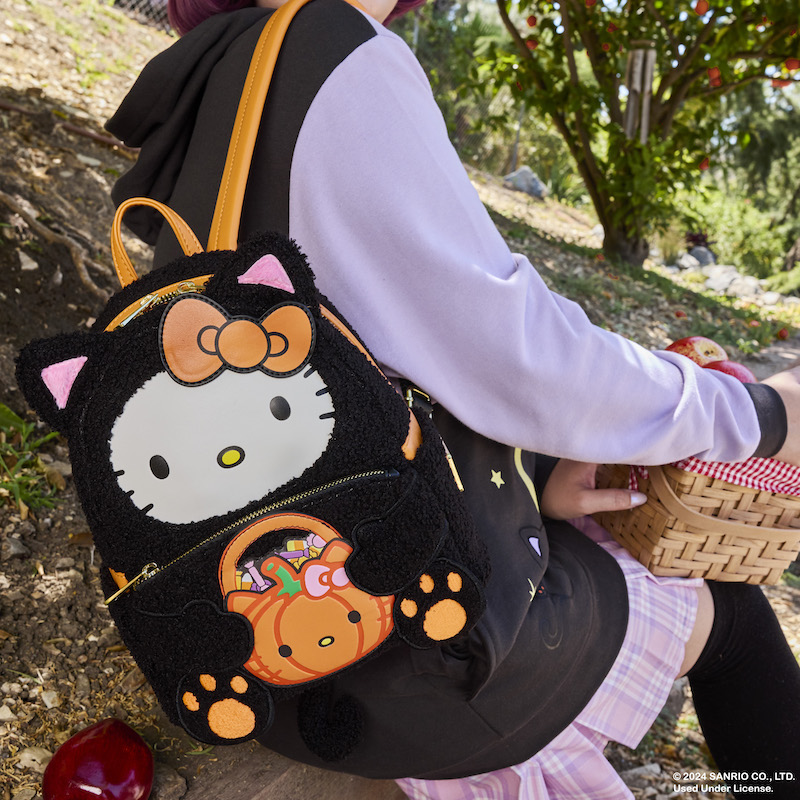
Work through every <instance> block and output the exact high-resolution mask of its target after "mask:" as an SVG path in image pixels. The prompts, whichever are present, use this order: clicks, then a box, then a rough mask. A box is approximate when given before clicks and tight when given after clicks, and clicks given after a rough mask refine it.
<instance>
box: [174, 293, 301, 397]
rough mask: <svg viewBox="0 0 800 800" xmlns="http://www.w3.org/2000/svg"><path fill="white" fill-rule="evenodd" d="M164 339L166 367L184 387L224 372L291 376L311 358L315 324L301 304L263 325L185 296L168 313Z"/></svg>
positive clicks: (280, 309)
mask: <svg viewBox="0 0 800 800" xmlns="http://www.w3.org/2000/svg"><path fill="white" fill-rule="evenodd" d="M160 339H161V353H162V356H163V360H164V364H165V365H166V367H167V370H168V372H169V373H170V375H172V377H173V378H175V380H177V381H179V382H180V383H186V384H195V383H205V382H206V381H209V380H211V379H212V378H214V377H216V375H217V374H218V373H219V372H221V371H222V370H223V369H231V370H234V371H235V372H252V371H253V370H255V369H260V370H262V371H264V372H266V373H268V374H270V375H275V376H277V377H288V376H289V375H293V374H294V373H295V372H297V371H298V370H300V369H302V367H303V366H304V364H305V363H306V362H307V361H308V359H309V358H310V356H311V351H312V350H313V346H314V321H313V320H312V318H311V314H310V313H309V311H308V309H307V308H305V306H301V305H299V304H297V303H284V304H282V305H279V306H275V307H274V308H273V309H272V310H271V311H270V312H269V313H268V314H267V315H266V316H265V317H264V318H263V319H262V320H261V321H260V322H259V321H258V320H255V319H252V318H250V317H230V316H228V314H227V313H226V312H225V310H224V309H223V308H221V307H220V306H219V305H217V304H216V303H215V302H213V301H212V300H208V299H207V298H205V297H198V296H192V297H183V298H180V299H178V300H176V301H174V302H173V304H172V305H171V306H170V307H169V308H168V309H167V312H166V314H164V318H163V319H162V320H161V331H160Z"/></svg>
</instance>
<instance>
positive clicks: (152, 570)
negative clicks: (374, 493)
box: [105, 469, 398, 605]
mask: <svg viewBox="0 0 800 800" xmlns="http://www.w3.org/2000/svg"><path fill="white" fill-rule="evenodd" d="M397 475H398V472H397V471H396V470H394V469H373V470H367V471H366V472H359V473H357V474H355V475H349V476H348V477H346V478H337V479H336V480H335V481H330V482H329V483H325V484H323V485H322V486H316V487H315V488H313V489H307V490H306V491H305V492H300V493H299V494H295V495H292V496H291V497H286V498H284V499H283V500H277V501H275V502H274V503H270V504H269V505H267V506H263V507H262V508H259V509H256V510H255V511H251V512H250V513H249V514H247V515H245V516H244V517H242V518H241V519H238V520H237V521H236V522H232V523H231V524H230V525H226V526H225V527H224V528H222V530H219V531H217V532H216V533H214V534H212V535H211V536H209V537H207V538H206V539H203V541H202V542H198V543H197V544H196V545H194V547H191V548H189V549H188V550H187V551H186V552H185V553H182V554H181V555H179V556H176V557H175V558H173V559H172V561H169V562H167V563H166V564H164V566H163V567H159V566H158V564H156V563H155V561H151V562H149V563H148V564H145V565H144V567H143V568H142V571H141V572H140V573H139V574H138V575H136V576H135V577H134V578H131V580H129V581H128V582H127V583H126V584H125V585H124V586H122V587H120V589H119V590H118V591H116V592H114V594H112V595H111V597H109V598H107V599H106V601H105V604H106V605H110V604H111V603H113V602H114V600H116V599H117V598H118V597H121V596H122V595H123V594H125V593H127V592H128V591H130V590H133V589H136V588H138V586H139V585H140V584H142V583H144V582H145V581H148V580H150V578H152V577H154V576H155V575H157V574H158V573H159V572H164V570H167V569H169V568H170V567H172V566H174V565H175V564H177V563H178V561H181V560H182V559H184V558H186V556H188V555H190V554H191V553H193V552H194V551H195V550H199V549H200V548H201V547H204V546H205V545H207V544H210V543H211V542H213V541H214V540H215V539H218V538H219V537H220V536H224V535H225V534H226V533H230V532H231V531H233V530H235V529H236V528H238V527H240V526H241V525H244V524H246V523H248V522H250V521H252V520H254V519H258V518H259V517H263V516H264V515H265V514H270V513H272V512H273V511H277V510H278V509H281V508H284V507H286V506H288V505H292V504H293V503H299V502H301V501H303V500H308V499H309V498H312V497H316V496H317V495H318V494H322V493H323V492H326V491H329V490H330V489H339V488H341V487H342V486H345V485H347V484H348V483H352V482H354V481H359V480H364V479H365V478H376V477H385V478H394V477H397Z"/></svg>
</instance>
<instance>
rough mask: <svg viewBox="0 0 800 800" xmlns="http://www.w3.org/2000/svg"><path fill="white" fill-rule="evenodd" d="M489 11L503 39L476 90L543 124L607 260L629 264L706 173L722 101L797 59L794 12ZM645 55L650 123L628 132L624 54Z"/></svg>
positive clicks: (799, 11)
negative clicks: (522, 108) (556, 142)
mask: <svg viewBox="0 0 800 800" xmlns="http://www.w3.org/2000/svg"><path fill="white" fill-rule="evenodd" d="M498 8H499V11H500V15H501V18H502V19H503V21H504V24H505V26H506V29H507V31H508V33H509V36H508V37H506V39H505V40H495V41H487V42H486V43H485V47H484V48H483V50H482V51H481V57H480V58H481V62H482V63H481V67H480V69H481V70H482V76H483V79H484V80H485V81H486V82H490V81H491V83H492V85H493V86H494V87H495V89H496V90H497V91H499V90H500V89H501V88H503V87H508V88H509V89H510V91H511V92H512V95H513V96H514V97H516V98H519V99H520V100H521V101H524V102H526V103H527V104H528V106H529V107H531V108H537V109H539V110H540V111H541V112H542V113H544V114H546V115H547V116H548V117H549V118H550V119H551V120H552V121H553V124H554V126H555V128H556V130H557V131H558V133H559V134H560V135H561V136H562V138H563V139H564V142H565V144H566V146H567V148H568V151H569V153H570V154H571V156H572V158H573V159H574V162H575V165H576V168H577V169H578V171H579V173H580V175H581V177H582V179H583V181H584V183H585V185H586V188H587V191H588V194H589V196H590V197H591V200H592V202H593V204H594V206H595V210H596V212H597V215H598V217H599V219H600V222H601V223H602V224H603V226H604V228H605V230H606V250H607V253H608V255H609V256H614V255H617V256H619V255H622V256H623V257H626V258H628V259H629V260H631V261H632V262H634V263H636V261H637V260H638V262H639V263H641V258H643V256H644V254H645V253H646V245H645V246H642V245H643V242H644V241H645V240H646V238H647V237H649V236H651V235H652V234H653V232H655V231H658V230H659V229H661V228H663V227H665V226H666V225H667V224H668V223H669V221H670V220H671V219H672V218H673V217H674V216H675V215H677V214H680V213H681V207H680V205H679V204H678V203H677V195H678V192H679V191H680V190H681V189H683V188H692V187H695V186H696V185H698V184H699V183H700V181H701V177H702V174H703V172H702V171H703V170H704V169H705V168H706V167H707V166H709V165H713V164H714V163H716V161H717V159H718V153H719V150H720V147H721V144H722V141H723V139H722V136H723V134H724V133H725V131H724V125H723V121H724V120H723V116H722V113H721V105H720V103H721V99H722V98H723V97H724V96H726V95H728V94H731V93H734V92H736V91H740V90H741V89H742V88H743V87H746V86H748V85H749V84H751V83H753V82H767V81H768V80H769V79H770V72H769V71H770V70H775V69H781V70H784V69H785V63H786V60H787V59H788V58H791V57H795V58H796V57H798V56H799V55H800V36H798V35H797V33H796V28H797V20H798V19H800V0H780V1H779V0H731V2H729V3H727V4H726V5H724V6H722V5H718V6H714V7H713V8H711V9H710V10H708V11H707V12H706V13H704V14H702V15H700V14H698V13H696V11H695V10H694V9H693V8H692V7H690V6H689V4H688V3H679V4H674V3H670V2H667V0H631V2H626V3H617V2H613V0H603V1H601V2H593V0H562V2H560V3H554V2H549V1H548V0H519V2H518V3H512V2H511V1H510V0H508V2H506V0H498ZM650 48H652V50H653V51H654V53H655V64H654V73H653V81H652V96H651V98H650V104H649V114H648V115H647V116H646V120H644V121H643V120H642V118H641V115H638V119H637V120H635V121H636V123H637V124H636V125H635V126H633V130H632V129H631V126H630V123H629V124H628V125H627V126H626V113H627V111H628V103H632V101H631V96H630V93H629V92H628V89H627V88H626V85H625V84H626V70H627V67H628V62H629V59H630V58H631V57H632V53H633V51H635V50H648V49H650ZM643 125H644V126H645V127H646V134H645V133H643V129H642V126H643ZM626 127H627V130H626Z"/></svg>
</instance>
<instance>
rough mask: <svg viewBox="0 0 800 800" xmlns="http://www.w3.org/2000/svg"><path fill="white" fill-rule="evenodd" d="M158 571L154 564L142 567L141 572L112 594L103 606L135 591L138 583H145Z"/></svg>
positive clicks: (156, 565)
mask: <svg viewBox="0 0 800 800" xmlns="http://www.w3.org/2000/svg"><path fill="white" fill-rule="evenodd" d="M158 571H159V567H158V564H156V563H155V562H151V563H149V564H145V565H144V567H142V571H141V572H140V573H139V574H138V575H137V576H136V577H134V578H131V579H130V580H129V581H128V582H127V583H126V584H125V585H124V586H123V587H122V588H121V589H120V590H119V591H117V592H114V594H112V595H111V597H109V598H108V599H107V600H106V601H105V604H106V605H109V604H111V603H113V602H114V600H116V599H117V598H118V597H121V596H122V595H123V594H125V592H127V591H129V590H130V589H135V588H136V585H137V584H138V583H141V581H146V580H147V579H148V578H152V577H153V575H155V574H156V573H157V572H158Z"/></svg>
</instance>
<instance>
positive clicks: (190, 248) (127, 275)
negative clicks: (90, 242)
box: [111, 197, 203, 289]
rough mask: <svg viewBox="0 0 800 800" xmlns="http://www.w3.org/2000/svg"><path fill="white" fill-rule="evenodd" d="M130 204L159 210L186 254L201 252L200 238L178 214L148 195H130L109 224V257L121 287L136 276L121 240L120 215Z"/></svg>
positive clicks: (131, 281)
mask: <svg viewBox="0 0 800 800" xmlns="http://www.w3.org/2000/svg"><path fill="white" fill-rule="evenodd" d="M132 206H147V207H148V208H154V209H156V211H158V212H160V213H161V215H162V216H163V217H164V219H165V220H166V221H167V222H168V223H169V226H170V227H171V228H172V230H173V232H174V233H175V236H176V237H177V239H178V242H179V243H180V246H181V249H182V250H183V252H184V253H185V254H186V255H187V256H193V255H195V253H202V252H203V245H201V244H200V240H199V239H198V238H197V237H196V236H195V235H194V231H193V230H192V229H191V228H190V227H189V225H188V224H187V223H186V222H185V221H184V219H183V217H181V216H180V214H178V213H177V212H175V211H173V210H172V209H171V208H170V207H169V206H165V205H164V204H163V203H159V202H158V200H151V199H150V198H149V197H131V198H129V199H127V200H126V201H125V202H124V203H121V204H120V206H119V208H118V209H117V213H116V214H114V222H113V223H112V224H111V258H112V259H113V261H114V269H115V270H116V272H117V277H118V278H119V282H120V284H121V285H122V288H123V289H124V288H125V287H126V286H127V285H128V284H130V283H133V282H134V281H135V280H136V279H137V277H138V276H137V274H136V270H135V269H134V266H133V263H132V262H131V259H130V256H128V253H127V251H126V250H125V245H124V244H123V242H122V217H123V216H124V215H125V212H126V211H127V210H128V209H129V208H131V207H132Z"/></svg>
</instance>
